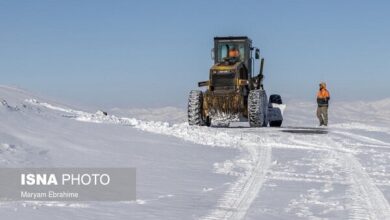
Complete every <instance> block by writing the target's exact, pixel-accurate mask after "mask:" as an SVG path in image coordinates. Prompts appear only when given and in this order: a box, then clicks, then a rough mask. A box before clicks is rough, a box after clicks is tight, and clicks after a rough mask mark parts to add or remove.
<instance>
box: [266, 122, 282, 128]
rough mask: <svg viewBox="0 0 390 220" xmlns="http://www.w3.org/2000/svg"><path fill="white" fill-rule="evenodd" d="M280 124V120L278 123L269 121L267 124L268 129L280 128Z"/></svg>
mask: <svg viewBox="0 0 390 220" xmlns="http://www.w3.org/2000/svg"><path fill="white" fill-rule="evenodd" d="M282 122H283V121H280V120H278V121H270V122H269V126H270V127H281V126H282Z"/></svg>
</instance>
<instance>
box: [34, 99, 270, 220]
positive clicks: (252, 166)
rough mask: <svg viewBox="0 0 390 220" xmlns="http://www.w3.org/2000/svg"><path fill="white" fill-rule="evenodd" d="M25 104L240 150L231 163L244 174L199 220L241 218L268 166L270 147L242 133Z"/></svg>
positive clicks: (73, 116) (261, 181) (260, 183)
mask: <svg viewBox="0 0 390 220" xmlns="http://www.w3.org/2000/svg"><path fill="white" fill-rule="evenodd" d="M26 102H29V103H31V104H34V105H39V106H43V107H46V108H49V109H52V110H56V111H61V112H64V113H68V114H70V115H67V117H72V118H74V119H76V120H79V121H84V122H94V123H113V124H120V125H129V126H133V127H135V128H137V129H140V130H143V131H148V132H152V133H157V134H164V135H170V136H174V137H178V138H181V139H184V140H187V141H191V142H194V143H197V144H202V145H209V146H216V147H231V148H239V149H240V150H243V151H245V152H244V153H243V154H244V156H243V157H241V158H238V159H237V160H236V161H234V163H235V164H236V166H238V167H240V168H242V169H244V172H243V175H241V176H239V177H238V179H237V180H236V182H234V183H233V184H231V187H230V188H229V189H228V190H227V192H226V193H225V194H224V196H223V198H221V199H220V200H219V203H218V205H217V207H216V208H215V209H214V210H212V211H211V213H210V214H209V215H207V216H204V217H203V218H202V219H243V218H244V217H245V215H246V213H247V211H248V209H249V208H250V205H251V204H252V202H253V200H254V199H255V198H256V196H257V194H258V192H259V190H260V189H261V187H262V184H263V183H264V181H265V176H266V173H267V170H268V168H269V167H270V164H271V148H270V147H267V146H264V145H265V143H267V142H268V141H269V140H267V139H265V138H259V137H255V138H253V137H252V138H251V136H246V137H244V136H243V135H242V134H241V133H238V134H235V133H233V132H226V131H225V130H218V129H212V128H207V127H189V126H188V125H187V124H186V123H183V124H174V125H172V126H170V125H169V124H168V123H164V122H145V121H141V120H137V119H134V118H118V117H116V116H113V115H110V116H106V115H104V114H101V113H97V114H92V113H87V112H83V111H78V110H73V109H69V108H62V107H58V106H54V105H51V104H48V103H41V102H39V101H37V100H35V99H28V100H26Z"/></svg>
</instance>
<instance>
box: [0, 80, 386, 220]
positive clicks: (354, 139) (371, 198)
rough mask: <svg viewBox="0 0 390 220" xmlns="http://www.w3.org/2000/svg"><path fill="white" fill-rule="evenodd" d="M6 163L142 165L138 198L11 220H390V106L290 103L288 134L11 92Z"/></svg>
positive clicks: (21, 207)
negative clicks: (320, 122)
mask: <svg viewBox="0 0 390 220" xmlns="http://www.w3.org/2000/svg"><path fill="white" fill-rule="evenodd" d="M0 101H1V103H0V166H2V167H127V166H128V167H136V168H137V200H136V201H134V202H85V203H72V202H2V203H0V210H1V219H378V220H384V219H390V205H389V200H390V172H388V171H389V170H390V165H389V164H390V163H389V162H390V110H389V109H390V99H387V100H381V101H377V102H349V103H332V105H331V108H330V122H329V123H330V126H329V128H327V129H326V130H325V129H321V128H316V125H317V120H316V118H315V104H313V103H307V102H290V103H287V109H286V111H285V122H284V124H283V128H247V127H234V128H207V127H189V126H188V125H187V124H186V123H185V120H186V117H185V115H186V113H185V110H182V109H178V108H172V107H167V108H162V109H111V110H109V112H108V113H109V114H108V116H105V115H104V114H101V112H86V111H83V110H81V109H78V108H77V107H70V106H66V105H64V104H62V103H58V102H53V101H50V100H46V99H45V98H44V97H36V96H34V95H33V94H29V93H27V92H24V91H22V90H19V89H15V88H11V87H7V86H0Z"/></svg>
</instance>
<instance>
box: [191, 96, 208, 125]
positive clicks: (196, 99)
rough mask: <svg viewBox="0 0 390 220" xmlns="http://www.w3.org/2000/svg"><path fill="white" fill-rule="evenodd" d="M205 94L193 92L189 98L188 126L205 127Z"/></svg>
mask: <svg viewBox="0 0 390 220" xmlns="http://www.w3.org/2000/svg"><path fill="white" fill-rule="evenodd" d="M202 110H203V93H202V91H198V90H192V91H191V92H190V96H189V98H188V124H189V125H198V126H201V125H204V124H205V121H204V119H203V115H202Z"/></svg>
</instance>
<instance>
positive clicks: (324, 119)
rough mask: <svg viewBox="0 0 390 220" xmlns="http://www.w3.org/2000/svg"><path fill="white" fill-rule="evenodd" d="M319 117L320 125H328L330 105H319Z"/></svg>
mask: <svg viewBox="0 0 390 220" xmlns="http://www.w3.org/2000/svg"><path fill="white" fill-rule="evenodd" d="M317 118H318V120H320V125H328V106H318V108H317Z"/></svg>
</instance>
